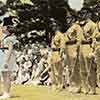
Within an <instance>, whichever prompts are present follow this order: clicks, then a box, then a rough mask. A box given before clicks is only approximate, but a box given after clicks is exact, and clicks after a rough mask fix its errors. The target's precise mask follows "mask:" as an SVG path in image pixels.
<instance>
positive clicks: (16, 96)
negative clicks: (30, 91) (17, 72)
mask: <svg viewBox="0 0 100 100" xmlns="http://www.w3.org/2000/svg"><path fill="white" fill-rule="evenodd" d="M11 98H20V96H11Z"/></svg>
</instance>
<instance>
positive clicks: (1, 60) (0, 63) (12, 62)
mask: <svg viewBox="0 0 100 100" xmlns="http://www.w3.org/2000/svg"><path fill="white" fill-rule="evenodd" d="M10 42H12V43H13V45H14V44H15V43H16V36H14V35H12V36H8V37H7V38H5V39H4V40H3V41H2V44H3V47H8V46H9V43H10ZM8 54H9V53H8V50H4V51H2V50H0V71H16V55H15V50H14V49H12V51H11V55H10V57H9V61H8V63H7V65H8V67H4V65H5V64H6V59H7V56H8Z"/></svg>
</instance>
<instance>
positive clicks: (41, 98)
mask: <svg viewBox="0 0 100 100" xmlns="http://www.w3.org/2000/svg"><path fill="white" fill-rule="evenodd" d="M11 94H12V95H13V97H12V98H11V99H6V100H100V89H97V95H84V94H71V93H69V92H67V89H66V90H63V91H62V92H57V91H52V90H51V88H50V87H49V88H48V87H44V86H38V87H35V86H32V85H29V86H23V85H16V86H13V87H12V90H11Z"/></svg>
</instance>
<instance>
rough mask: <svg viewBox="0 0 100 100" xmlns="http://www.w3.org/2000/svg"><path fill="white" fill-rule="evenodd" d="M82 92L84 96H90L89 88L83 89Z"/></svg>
mask: <svg viewBox="0 0 100 100" xmlns="http://www.w3.org/2000/svg"><path fill="white" fill-rule="evenodd" d="M81 92H82V93H84V94H88V93H89V88H82V89H81Z"/></svg>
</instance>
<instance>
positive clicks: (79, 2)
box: [68, 0, 84, 10]
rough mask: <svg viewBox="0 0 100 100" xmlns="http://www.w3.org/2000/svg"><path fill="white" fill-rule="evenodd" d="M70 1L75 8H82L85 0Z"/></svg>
mask: <svg viewBox="0 0 100 100" xmlns="http://www.w3.org/2000/svg"><path fill="white" fill-rule="evenodd" d="M68 1H69V2H68V3H69V5H70V7H71V8H73V9H75V10H81V8H82V6H83V1H84V0H68Z"/></svg>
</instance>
